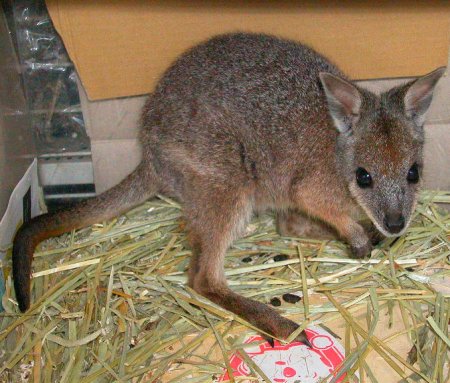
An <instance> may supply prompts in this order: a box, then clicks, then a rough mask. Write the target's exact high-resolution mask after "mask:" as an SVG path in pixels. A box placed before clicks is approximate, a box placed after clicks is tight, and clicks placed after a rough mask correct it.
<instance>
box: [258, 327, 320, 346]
mask: <svg viewBox="0 0 450 383" xmlns="http://www.w3.org/2000/svg"><path fill="white" fill-rule="evenodd" d="M263 338H264V339H265V340H266V341H267V343H269V344H270V347H272V348H274V347H275V340H274V339H273V338H272V337H271V336H268V335H263ZM294 341H295V342H300V343H303V344H304V345H305V346H307V347H309V348H313V345H312V344H311V342H310V341H309V339H308V337H307V336H306V332H305V331H302V332H301V333H300V334H299V335H298V336H297V338H295V339H294Z"/></svg>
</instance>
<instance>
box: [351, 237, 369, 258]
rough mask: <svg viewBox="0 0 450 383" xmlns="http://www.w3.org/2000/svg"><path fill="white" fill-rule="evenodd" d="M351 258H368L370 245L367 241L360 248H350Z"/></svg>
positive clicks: (352, 246)
mask: <svg viewBox="0 0 450 383" xmlns="http://www.w3.org/2000/svg"><path fill="white" fill-rule="evenodd" d="M350 251H351V258H355V259H361V258H365V257H369V256H370V253H371V251H372V244H371V242H370V241H367V242H366V243H365V244H364V245H361V246H359V245H358V246H354V245H351V246H350Z"/></svg>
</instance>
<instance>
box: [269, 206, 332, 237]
mask: <svg viewBox="0 0 450 383" xmlns="http://www.w3.org/2000/svg"><path fill="white" fill-rule="evenodd" d="M277 231H278V233H279V234H280V235H282V236H284V237H307V238H315V239H335V238H337V233H336V231H335V230H333V228H332V227H330V226H328V225H327V224H325V223H323V222H321V221H319V220H318V219H314V218H311V217H308V216H307V215H306V214H303V213H301V212H299V211H296V210H287V211H281V212H278V213H277Z"/></svg>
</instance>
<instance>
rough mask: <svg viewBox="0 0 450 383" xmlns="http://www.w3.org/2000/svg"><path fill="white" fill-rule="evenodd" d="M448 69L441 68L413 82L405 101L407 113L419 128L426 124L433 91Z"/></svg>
mask: <svg viewBox="0 0 450 383" xmlns="http://www.w3.org/2000/svg"><path fill="white" fill-rule="evenodd" d="M445 70H446V68H445V67H441V68H438V69H436V70H434V71H433V72H431V73H428V74H426V75H425V76H422V77H420V78H418V79H417V80H415V81H414V82H412V84H411V85H410V87H409V89H408V90H407V91H406V93H405V97H404V99H403V102H404V105H405V113H406V115H407V116H408V117H409V118H412V119H413V120H414V122H415V123H416V124H417V126H422V125H423V123H424V122H425V116H426V112H427V110H428V108H429V106H430V104H431V100H432V98H433V90H434V87H435V86H436V84H437V82H438V81H439V79H440V78H441V76H442V75H443V74H444V72H445Z"/></svg>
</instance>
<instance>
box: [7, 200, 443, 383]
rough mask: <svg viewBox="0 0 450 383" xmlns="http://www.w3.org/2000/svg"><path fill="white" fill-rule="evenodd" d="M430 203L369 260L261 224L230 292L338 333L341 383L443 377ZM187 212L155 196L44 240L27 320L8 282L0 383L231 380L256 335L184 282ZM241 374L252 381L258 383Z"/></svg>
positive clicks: (437, 219)
mask: <svg viewBox="0 0 450 383" xmlns="http://www.w3.org/2000/svg"><path fill="white" fill-rule="evenodd" d="M436 202H444V203H450V193H432V192H425V193H423V194H422V197H421V203H420V204H419V206H418V208H417V210H416V213H415V218H414V221H413V223H412V225H411V226H410V228H409V230H408V232H407V234H406V235H405V236H403V237H402V238H399V239H397V240H395V241H394V240H392V239H389V240H385V241H384V242H383V243H382V244H380V245H379V246H378V247H377V248H376V249H375V250H374V251H373V253H372V257H371V260H370V261H363V262H359V261H355V260H350V259H348V250H347V247H346V246H345V245H344V244H343V243H341V242H339V241H317V240H311V239H304V238H281V237H279V236H278V235H277V234H276V232H275V229H274V224H273V217H272V216H271V215H264V216H261V217H259V218H256V219H255V220H253V221H252V223H251V224H250V225H249V226H248V228H247V235H246V237H245V238H243V239H241V240H239V241H236V242H235V243H234V245H233V247H232V248H231V249H230V250H229V252H228V254H227V257H226V270H227V276H228V281H229V284H230V285H231V286H232V288H233V289H234V290H235V291H237V292H238V293H240V294H242V295H245V296H247V297H252V298H254V299H257V300H260V301H263V302H266V303H270V302H272V304H273V305H276V306H279V307H277V310H279V311H280V312H281V313H282V314H283V315H286V316H288V317H290V318H292V319H294V320H296V321H298V323H302V324H303V325H304V326H306V325H309V324H315V325H318V324H319V325H323V326H326V328H327V329H329V331H332V332H336V333H337V336H340V338H341V342H342V343H343V344H344V345H345V348H346V355H347V358H346V361H345V362H344V363H343V365H342V368H341V370H342V371H343V372H344V371H345V372H347V376H348V377H349V379H348V381H355V378H354V376H355V375H354V374H355V373H357V374H359V377H360V378H359V379H360V381H362V382H369V381H370V382H377V381H381V382H383V383H387V382H389V381H393V382H398V381H405V382H406V381H408V382H413V381H421V382H422V381H424V382H445V381H448V379H449V372H448V370H449V368H448V366H449V349H450V340H449V335H448V323H449V307H450V305H449V297H450V271H449V269H450V266H449V255H450V241H449V239H450V215H449V214H448V213H447V212H446V211H445V210H440V209H439V208H438V206H437V205H436ZM181 216H182V211H181V209H180V206H179V205H177V204H176V203H174V202H173V201H170V200H167V199H165V198H163V197H160V198H158V199H154V200H152V201H149V202H147V203H145V204H143V205H142V206H140V207H138V208H136V209H134V210H132V211H130V212H129V213H128V214H126V215H124V216H122V217H120V218H118V219H116V220H114V221H111V222H106V223H103V224H98V225H94V226H93V227H89V228H86V229H83V230H79V231H76V232H72V233H69V234H66V235H63V236H61V237H59V238H54V239H51V240H48V241H46V242H44V243H43V244H41V246H40V247H39V248H38V250H37V252H36V255H35V262H34V271H35V273H34V278H33V291H32V296H33V302H34V305H33V306H32V308H31V310H30V311H29V312H27V313H26V314H25V315H23V314H20V313H19V310H18V308H17V304H16V302H15V298H14V294H13V291H12V290H13V289H12V287H11V279H10V277H9V278H8V279H7V292H6V294H5V296H4V297H3V306H4V307H5V313H3V314H2V315H1V316H0V322H1V324H0V328H1V331H0V341H1V351H0V357H1V365H0V366H1V367H0V380H1V381H5V382H21V381H30V382H31V381H34V382H41V381H42V382H80V383H81V382H82V383H88V382H109V381H114V382H158V381H161V382H183V383H194V382H196V383H197V382H210V381H215V380H217V378H218V377H219V376H220V375H221V374H222V372H223V371H224V369H228V370H230V365H229V363H228V360H229V357H230V356H231V354H233V353H234V352H239V353H240V354H241V355H242V354H243V353H244V348H245V345H244V344H243V342H244V337H245V336H246V335H248V334H250V333H252V331H253V330H252V329H251V328H250V326H248V324H246V323H245V322H244V321H243V320H241V319H240V318H238V317H236V316H235V315H233V314H232V313H230V312H227V311H225V310H223V309H222V308H220V307H218V306H216V305H213V304H211V303H209V302H208V301H207V300H205V299H203V298H202V297H200V296H198V295H197V294H196V293H195V292H194V291H192V290H190V289H189V288H187V287H185V286H184V285H183V282H185V280H186V277H185V271H186V269H187V267H188V263H189V255H190V251H189V249H188V247H187V243H186V238H185V234H184V231H183V221H182V219H181ZM394 260H395V262H394ZM8 266H9V264H8V265H5V269H6V268H7V267H8ZM286 294H288V295H286ZM301 297H302V299H300V300H299V298H301ZM289 302H290V303H289ZM401 339H403V341H401ZM402 342H403V346H401V344H402ZM397 346H399V347H397ZM249 367H250V369H251V370H252V371H253V377H254V378H248V379H250V380H254V381H257V380H258V379H259V380H262V381H264V379H265V377H264V376H262V377H261V376H260V377H259V378H257V376H258V372H259V370H258V368H257V366H255V365H254V364H252V363H251V360H250V361H249ZM266 379H267V378H266ZM380 379H382V380H380Z"/></svg>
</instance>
